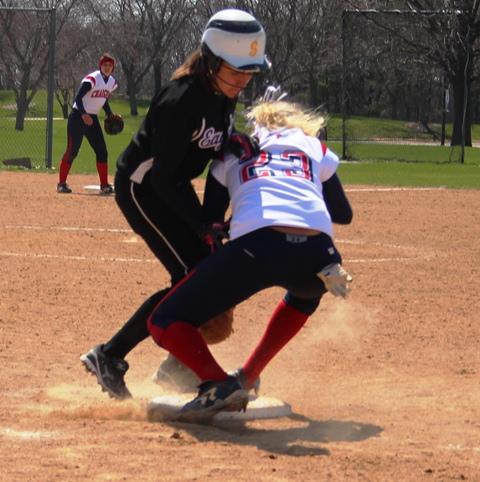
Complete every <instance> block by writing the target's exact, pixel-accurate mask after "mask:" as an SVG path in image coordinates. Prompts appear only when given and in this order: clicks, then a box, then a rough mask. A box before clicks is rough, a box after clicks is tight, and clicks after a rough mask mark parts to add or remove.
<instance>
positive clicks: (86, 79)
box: [82, 74, 96, 88]
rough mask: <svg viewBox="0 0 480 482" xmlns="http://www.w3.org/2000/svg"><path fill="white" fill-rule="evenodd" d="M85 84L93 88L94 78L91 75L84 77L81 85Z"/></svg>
mask: <svg viewBox="0 0 480 482" xmlns="http://www.w3.org/2000/svg"><path fill="white" fill-rule="evenodd" d="M85 82H88V83H89V84H90V85H91V87H90V88H93V87H95V84H96V80H95V76H93V75H91V74H88V75H86V76H85V77H84V78H83V79H82V84H84V83H85Z"/></svg>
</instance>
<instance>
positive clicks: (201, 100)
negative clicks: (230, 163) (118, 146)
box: [117, 76, 236, 228]
mask: <svg viewBox="0 0 480 482" xmlns="http://www.w3.org/2000/svg"><path fill="white" fill-rule="evenodd" d="M235 103H236V101H235V100H232V99H229V98H227V97H225V96H224V95H222V94H218V93H215V92H213V91H212V90H210V89H208V88H207V87H206V86H205V85H204V83H203V82H202V81H201V79H200V78H199V77H197V76H186V77H182V78H180V79H176V80H172V81H170V82H168V83H167V84H165V85H164V86H163V87H162V88H161V89H160V91H159V92H158V93H157V95H155V97H154V98H153V99H152V102H151V104H150V108H149V110H148V113H147V115H146V117H145V120H144V121H143V123H142V125H141V127H140V129H139V131H138V132H137V134H136V135H135V136H134V137H133V139H132V142H131V143H130V144H129V146H128V147H127V149H126V150H125V151H124V153H123V154H122V155H121V156H120V158H119V160H118V162H117V168H118V170H122V171H124V172H125V173H126V174H128V175H129V176H130V178H131V179H132V180H133V181H134V182H137V183H139V184H141V183H142V182H144V181H145V179H147V182H150V183H151V184H152V185H153V187H154V189H155V191H156V193H157V194H158V196H159V197H161V198H162V199H163V200H164V201H165V202H167V204H168V205H170V206H171V207H172V209H174V210H175V211H176V212H177V213H178V214H179V215H180V216H181V217H182V218H184V219H185V221H186V222H187V223H189V224H190V225H192V227H194V228H197V227H198V219H199V216H198V212H196V213H192V212H191V210H192V208H191V207H189V206H186V205H185V204H186V200H185V197H184V196H182V189H179V186H181V185H182V184H184V183H185V182H188V181H190V180H191V179H194V178H195V177H197V176H199V175H200V174H201V173H202V172H203V171H204V170H205V168H206V166H207V164H208V162H209V160H211V159H213V158H217V157H219V155H220V154H221V152H222V150H223V145H224V143H225V142H226V140H227V139H228V137H229V136H230V133H231V130H232V128H233V115H234V110H235ZM147 172H148V173H149V175H148V177H147V178H145V174H146V173H147ZM194 218H195V219H194ZM193 225H194V226H193Z"/></svg>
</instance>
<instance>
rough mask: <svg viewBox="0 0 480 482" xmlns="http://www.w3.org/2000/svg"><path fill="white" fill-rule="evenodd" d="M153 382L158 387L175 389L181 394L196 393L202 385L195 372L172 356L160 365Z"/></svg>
mask: <svg viewBox="0 0 480 482" xmlns="http://www.w3.org/2000/svg"><path fill="white" fill-rule="evenodd" d="M152 380H153V381H154V382H155V383H158V385H164V386H167V387H169V388H173V389H174V390H175V391H176V392H179V393H190V392H192V393H194V392H196V391H197V389H198V384H199V383H200V378H198V377H197V375H196V374H195V372H193V371H192V370H190V368H188V367H187V366H185V365H184V364H183V363H181V362H180V361H178V360H177V359H176V358H175V357H174V356H173V355H171V354H169V355H168V357H167V358H165V360H163V362H162V363H161V364H160V366H159V368H158V370H157V371H156V372H155V374H154V375H153V377H152Z"/></svg>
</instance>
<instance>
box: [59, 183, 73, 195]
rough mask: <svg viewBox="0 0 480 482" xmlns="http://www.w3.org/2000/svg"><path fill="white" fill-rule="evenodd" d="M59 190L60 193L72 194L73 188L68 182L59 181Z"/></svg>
mask: <svg viewBox="0 0 480 482" xmlns="http://www.w3.org/2000/svg"><path fill="white" fill-rule="evenodd" d="M57 192H58V193H59V194H70V193H71V192H72V190H71V189H70V187H69V185H68V184H67V183H66V182H59V183H58V184H57Z"/></svg>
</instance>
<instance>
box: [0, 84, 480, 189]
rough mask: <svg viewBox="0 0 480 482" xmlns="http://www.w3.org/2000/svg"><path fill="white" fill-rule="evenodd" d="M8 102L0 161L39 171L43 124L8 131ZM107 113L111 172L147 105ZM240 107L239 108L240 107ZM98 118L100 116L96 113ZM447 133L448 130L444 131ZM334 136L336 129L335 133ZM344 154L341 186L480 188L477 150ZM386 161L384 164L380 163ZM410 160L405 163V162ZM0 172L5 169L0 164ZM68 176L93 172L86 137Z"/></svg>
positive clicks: (367, 126)
mask: <svg viewBox="0 0 480 482" xmlns="http://www.w3.org/2000/svg"><path fill="white" fill-rule="evenodd" d="M44 97H45V95H44V93H42V92H39V93H38V94H37V96H36V97H35V105H33V106H32V109H31V111H30V112H29V114H28V116H27V117H35V116H41V117H43V116H44V115H45V114H44V112H45V110H44V109H42V108H41V106H42V105H45V99H44ZM9 104H10V105H11V104H14V98H13V95H12V94H11V93H9V92H5V91H0V160H1V159H6V158H12V157H31V159H32V161H33V163H34V165H35V166H36V167H37V168H38V170H40V171H45V168H44V149H45V122H43V121H38V120H27V121H25V130H24V131H23V132H17V131H15V130H14V128H13V127H14V123H15V117H14V115H15V111H14V109H11V108H8V106H9ZM110 105H111V107H112V110H113V111H114V112H116V113H119V114H122V116H123V118H124V121H125V129H124V131H123V132H122V133H121V134H119V135H117V136H106V141H107V147H108V151H109V170H110V173H111V174H113V173H114V171H115V161H116V159H117V157H118V156H119V154H120V153H121V152H122V151H123V149H125V147H126V146H127V144H128V143H129V142H130V140H131V138H132V136H133V135H134V134H135V133H136V131H137V130H138V127H139V126H140V124H141V122H142V120H143V118H144V116H145V114H146V111H147V109H148V101H143V102H142V103H141V105H140V107H139V115H138V116H137V117H133V116H131V115H130V107H129V104H128V102H127V101H126V100H122V99H119V98H113V99H111V100H110ZM240 107H241V106H240ZM54 117H56V118H58V117H61V111H60V107H59V105H58V103H57V102H56V101H55V103H54ZM101 118H102V119H103V113H102V114H101ZM354 121H355V123H356V124H357V127H358V128H359V129H361V131H360V132H361V133H362V136H365V137H366V138H368V137H370V138H372V137H392V136H394V137H397V138H401V137H405V138H406V137H411V136H412V133H411V128H409V127H408V126H407V125H406V123H405V122H401V121H391V120H385V119H360V118H358V119H354ZM53 125H54V132H53V165H54V167H58V164H59V160H60V158H61V156H62V154H63V152H64V150H65V147H66V141H67V139H66V120H64V119H60V120H54V123H53ZM236 126H237V128H238V129H239V130H245V123H244V119H243V117H242V116H241V114H238V113H237V116H236ZM339 126H340V119H339V118H338V117H336V116H332V118H331V119H330V122H329V129H328V135H329V137H330V138H332V137H334V134H335V132H336V130H338V129H339ZM449 129H451V126H450V127H449ZM339 132H340V131H339ZM472 135H473V138H475V139H480V126H474V128H473V134H472ZM328 145H329V147H330V148H331V149H332V150H334V151H335V152H336V153H337V154H341V153H342V144H341V143H340V142H333V141H330V142H328ZM347 154H349V155H351V156H352V158H360V159H362V162H358V163H357V162H348V161H347V162H345V163H342V164H341V166H340V169H339V173H340V176H341V178H342V181H343V182H344V183H347V184H375V185H388V186H432V187H435V186H437V187H438V186H446V187H450V188H474V189H480V149H476V148H466V150H465V164H460V163H458V162H452V161H456V160H458V159H459V148H455V149H451V148H450V147H441V146H412V145H396V144H360V143H356V144H349V149H348V151H347ZM386 161H388V162H386ZM405 161H411V162H405ZM0 169H6V168H5V167H4V166H3V165H1V164H0ZM71 172H72V173H85V174H92V173H95V172H96V168H95V159H94V154H93V151H92V149H91V148H90V146H89V144H88V142H87V141H86V139H85V140H84V142H83V144H82V148H81V149H80V153H79V155H78V157H77V158H76V159H75V162H74V164H73V167H72V171H71Z"/></svg>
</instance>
